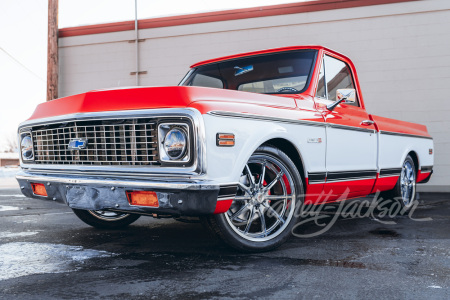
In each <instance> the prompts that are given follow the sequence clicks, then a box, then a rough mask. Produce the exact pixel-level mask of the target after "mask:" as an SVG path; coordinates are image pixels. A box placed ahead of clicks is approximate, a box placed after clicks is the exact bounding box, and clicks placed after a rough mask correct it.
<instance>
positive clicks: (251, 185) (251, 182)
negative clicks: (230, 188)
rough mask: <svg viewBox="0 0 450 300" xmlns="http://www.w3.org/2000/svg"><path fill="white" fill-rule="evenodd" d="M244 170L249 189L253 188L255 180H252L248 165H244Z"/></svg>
mask: <svg viewBox="0 0 450 300" xmlns="http://www.w3.org/2000/svg"><path fill="white" fill-rule="evenodd" d="M245 170H246V171H247V176H248V179H249V180H250V187H252V188H254V187H255V179H254V178H253V175H252V172H251V171H250V167H249V166H248V164H246V165H245Z"/></svg>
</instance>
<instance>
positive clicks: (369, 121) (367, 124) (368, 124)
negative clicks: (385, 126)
mask: <svg viewBox="0 0 450 300" xmlns="http://www.w3.org/2000/svg"><path fill="white" fill-rule="evenodd" d="M373 124H375V122H374V121H372V120H364V121H362V122H361V125H364V126H370V125H373Z"/></svg>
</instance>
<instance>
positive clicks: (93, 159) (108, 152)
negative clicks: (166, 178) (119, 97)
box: [32, 118, 160, 166]
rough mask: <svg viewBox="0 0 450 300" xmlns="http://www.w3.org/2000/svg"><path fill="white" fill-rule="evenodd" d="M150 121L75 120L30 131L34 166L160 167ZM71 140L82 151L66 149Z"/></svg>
mask: <svg viewBox="0 0 450 300" xmlns="http://www.w3.org/2000/svg"><path fill="white" fill-rule="evenodd" d="M156 126H157V124H156V121H155V120H154V119H147V118H144V119H128V120H100V121H75V122H67V123H62V124H53V125H46V126H40V127H36V128H33V129H32V135H33V142H34V153H35V163H36V164H68V165H125V166H132V165H135V166H140V165H141V166H142V165H147V166H148V165H160V162H159V156H158V142H157V141H158V140H157V129H156ZM74 139H84V140H87V146H86V149H83V150H69V149H68V145H69V143H70V142H71V141H73V140H74Z"/></svg>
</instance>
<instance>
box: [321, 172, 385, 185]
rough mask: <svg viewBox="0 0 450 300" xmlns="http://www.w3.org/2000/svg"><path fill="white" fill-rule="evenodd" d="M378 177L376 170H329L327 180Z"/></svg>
mask: <svg viewBox="0 0 450 300" xmlns="http://www.w3.org/2000/svg"><path fill="white" fill-rule="evenodd" d="M376 177H377V171H376V170H361V171H343V172H328V173H327V182H333V181H344V180H352V179H353V180H360V179H375V178H376Z"/></svg>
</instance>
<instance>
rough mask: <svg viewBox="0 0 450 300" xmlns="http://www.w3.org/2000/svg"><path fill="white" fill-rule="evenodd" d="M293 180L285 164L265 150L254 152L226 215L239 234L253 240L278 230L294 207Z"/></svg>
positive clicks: (257, 240)
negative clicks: (255, 153)
mask: <svg viewBox="0 0 450 300" xmlns="http://www.w3.org/2000/svg"><path fill="white" fill-rule="evenodd" d="M295 194H296V191H295V184H294V180H293V178H292V176H291V174H290V172H289V170H288V168H287V166H286V165H285V164H284V163H283V162H281V161H280V160H278V159H277V158H275V157H273V156H271V155H268V154H257V155H253V156H252V157H251V158H250V160H249V161H248V163H247V165H246V166H245V168H244V170H243V172H242V175H241V178H240V182H239V191H238V193H237V196H236V198H235V200H234V201H233V204H232V205H231V207H230V209H229V210H228V212H227V213H226V214H225V218H226V220H227V222H228V224H229V226H230V227H231V229H232V230H233V231H234V232H236V233H237V234H238V235H239V236H241V237H243V238H244V239H246V240H249V241H253V242H264V241H268V240H271V239H273V238H275V237H277V236H278V235H279V234H281V233H282V232H283V231H284V230H285V229H286V227H287V226H288V224H289V223H290V221H291V219H292V217H293V214H294V211H295V199H294V197H295Z"/></svg>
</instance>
